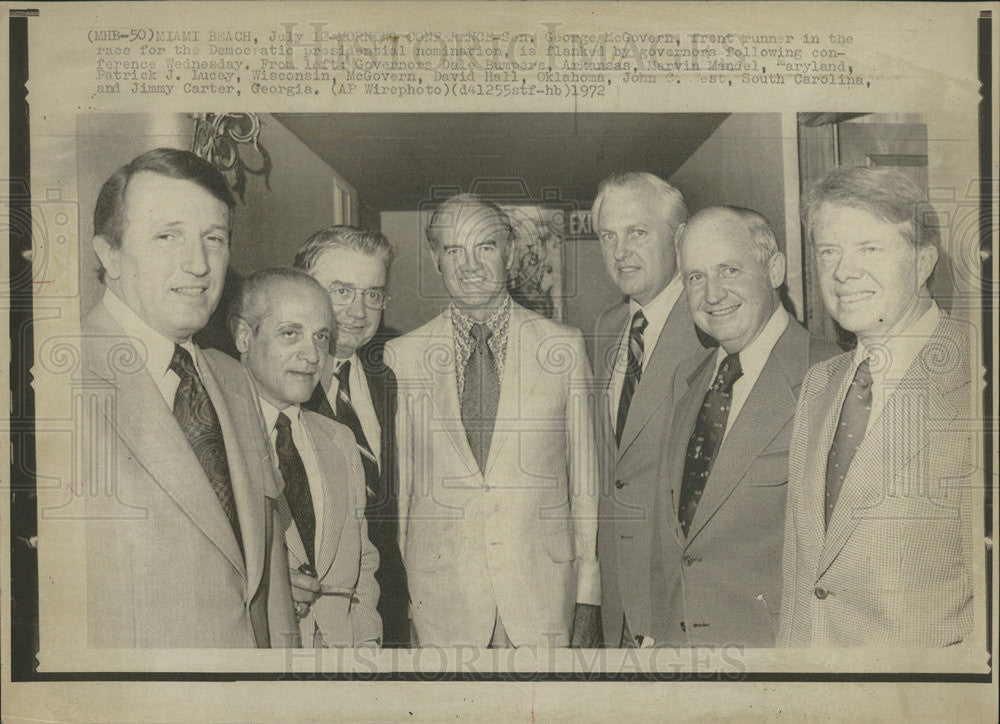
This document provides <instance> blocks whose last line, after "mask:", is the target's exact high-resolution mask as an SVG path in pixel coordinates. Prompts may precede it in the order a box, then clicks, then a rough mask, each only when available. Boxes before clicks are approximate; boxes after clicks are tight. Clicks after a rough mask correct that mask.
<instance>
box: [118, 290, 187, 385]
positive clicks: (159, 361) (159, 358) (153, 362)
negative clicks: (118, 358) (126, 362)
mask: <svg viewBox="0 0 1000 724" xmlns="http://www.w3.org/2000/svg"><path fill="white" fill-rule="evenodd" d="M103 303H104V306H105V308H106V309H107V310H108V313H109V314H111V316H112V317H113V318H114V320H115V321H116V322H118V324H119V325H120V326H121V328H122V329H123V330H124V331H125V333H126V334H127V335H129V336H130V337H136V338H138V340H139V341H140V342H142V344H143V345H144V346H145V347H146V369H147V370H148V371H149V373H150V374H155V375H159V376H161V377H162V376H163V375H165V374H166V373H167V372H168V371H169V370H170V362H171V360H173V358H174V343H173V342H171V341H170V340H169V339H167V338H166V337H164V336H163V335H162V334H160V333H159V332H157V331H156V330H155V329H153V328H152V327H150V326H149V325H148V324H147V323H146V322H145V321H144V320H143V319H142V317H140V316H139V315H138V314H136V313H135V310H133V309H132V308H131V307H130V306H128V305H127V304H126V303H125V302H124V301H122V299H121V298H120V297H119V296H118V295H117V294H115V293H114V292H113V291H111V289H109V288H107V287H105V289H104V299H103ZM181 347H183V348H184V349H186V350H187V351H188V353H189V354H190V355H191V359H192V360H194V366H195V369H196V370H197V369H198V355H197V354H196V352H197V347H196V346H195V344H194V342H192V341H191V338H190V337H189V338H188V339H186V340H185V341H184V342H181ZM199 372H200V370H199Z"/></svg>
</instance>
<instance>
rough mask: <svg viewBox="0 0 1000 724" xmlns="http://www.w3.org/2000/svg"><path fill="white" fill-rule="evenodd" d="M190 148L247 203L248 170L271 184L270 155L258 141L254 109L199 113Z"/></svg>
mask: <svg viewBox="0 0 1000 724" xmlns="http://www.w3.org/2000/svg"><path fill="white" fill-rule="evenodd" d="M194 118H195V125H194V140H193V141H192V144H191V150H192V151H193V152H194V153H196V154H197V155H199V156H201V157H202V158H204V159H205V160H206V161H208V162H209V163H211V164H212V165H213V166H215V167H216V168H217V169H219V171H221V172H222V174H223V175H224V176H225V177H226V180H228V181H229V185H230V187H231V188H232V190H233V192H234V193H235V194H236V195H237V196H239V197H240V201H242V202H244V203H246V200H245V199H244V198H243V194H244V193H245V192H246V188H247V174H251V175H253V176H263V177H264V185H265V186H267V188H268V189H270V188H271V184H270V176H271V156H270V155H269V154H268V152H267V150H266V149H265V148H264V146H263V145H262V144H261V142H260V129H261V123H260V118H259V117H258V115H257V114H256V113H198V114H196V115H195V117H194Z"/></svg>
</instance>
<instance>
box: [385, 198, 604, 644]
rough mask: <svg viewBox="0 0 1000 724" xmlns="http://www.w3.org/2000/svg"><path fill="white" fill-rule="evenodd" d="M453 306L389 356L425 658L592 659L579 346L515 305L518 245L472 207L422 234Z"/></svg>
mask: <svg viewBox="0 0 1000 724" xmlns="http://www.w3.org/2000/svg"><path fill="white" fill-rule="evenodd" d="M427 238H428V241H429V243H430V250H431V254H432V256H433V258H434V261H435V262H436V263H437V266H438V269H439V270H440V272H441V275H442V277H443V280H444V286H445V289H446V290H447V291H448V295H449V298H450V304H449V306H448V308H447V309H446V310H445V311H444V312H443V313H442V314H441V315H439V316H438V317H436V318H434V319H433V320H431V321H430V322H428V323H427V324H425V325H424V326H422V327H420V328H418V329H416V330H414V331H413V332H410V333H409V334H405V335H403V336H402V337H400V338H398V339H395V340H392V341H391V342H389V343H388V344H387V345H386V354H385V359H386V362H387V364H389V365H390V366H391V367H392V368H393V370H394V371H395V373H396V378H397V380H398V384H399V409H398V413H397V423H398V435H397V439H398V446H399V479H400V483H401V490H400V530H401V542H400V548H401V549H402V552H403V560H404V562H405V564H406V572H407V578H408V581H409V588H410V599H411V612H412V620H413V626H414V634H415V638H416V639H417V640H418V642H419V644H420V645H422V646H458V645H465V646H478V647H486V646H490V647H497V648H499V647H511V646H515V647H516V646H524V645H538V646H567V645H570V644H572V645H576V646H594V645H596V643H597V616H598V604H599V603H600V580H599V577H600V573H599V570H598V563H597V540H596V539H597V456H596V452H595V450H594V429H593V422H592V415H591V412H592V411H591V405H590V403H589V400H590V392H591V390H590V387H591V376H590V365H589V362H588V360H587V356H586V350H585V348H584V344H583V337H582V335H581V334H580V332H579V331H578V330H576V329H573V328H571V327H567V326H565V325H563V324H560V323H558V322H554V321H552V320H549V319H546V318H545V317H542V316H541V315H539V314H536V313H534V312H531V311H529V310H527V309H524V308H523V307H521V306H519V305H518V304H516V303H514V302H513V300H512V299H511V297H510V295H509V294H508V292H507V286H506V284H507V273H508V269H509V266H510V263H511V261H512V258H513V253H512V252H513V248H512V247H513V231H512V228H511V224H510V220H509V218H508V217H507V214H506V213H504V212H503V210H502V209H500V208H499V207H498V206H496V205H495V204H493V203H491V202H489V201H487V200H485V199H482V198H479V197H474V196H469V195H462V196H458V197H454V198H452V199H449V200H448V201H446V202H444V203H443V204H442V205H441V206H440V207H439V208H438V209H437V211H436V212H435V213H434V215H433V217H432V218H431V221H430V224H429V226H428V228H427Z"/></svg>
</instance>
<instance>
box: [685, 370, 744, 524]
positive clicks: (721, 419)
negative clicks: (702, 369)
mask: <svg viewBox="0 0 1000 724" xmlns="http://www.w3.org/2000/svg"><path fill="white" fill-rule="evenodd" d="M742 376H743V368H742V367H741V366H740V355H739V353H733V354H731V355H729V356H727V357H726V358H725V359H724V360H722V364H721V365H719V372H718V374H717V375H715V380H714V381H713V382H712V386H711V387H709V388H708V392H706V393H705V400H704V402H702V405H701V409H700V410H698V419H697V420H696V421H695V423H694V432H692V433H691V437H690V439H689V440H688V446H687V454H686V455H685V457H684V477H683V478H682V481H681V497H680V506H679V508H678V511H677V519H678V520H679V521H680V524H681V528H682V529H683V531H684V535H685V536H686V535H687V534H688V529H689V528H690V527H691V521H692V520H694V513H695V511H696V510H697V509H698V502H699V501H700V500H701V495H702V493H704V492H705V484H706V483H707V482H708V476H709V474H710V473H711V472H712V463H713V462H714V460H715V456H716V455H717V454H718V452H719V447H720V446H721V445H722V438H723V436H724V435H725V434H726V421H727V420H728V419H729V408H730V406H731V405H732V400H733V384H734V383H735V382H736V380H738V379H739V378H740V377H742Z"/></svg>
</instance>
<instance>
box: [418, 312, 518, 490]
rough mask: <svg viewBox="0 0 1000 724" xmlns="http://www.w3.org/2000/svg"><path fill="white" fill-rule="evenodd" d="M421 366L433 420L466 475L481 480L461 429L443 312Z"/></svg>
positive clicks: (451, 340) (449, 337) (452, 345)
mask: <svg viewBox="0 0 1000 724" xmlns="http://www.w3.org/2000/svg"><path fill="white" fill-rule="evenodd" d="M508 344H510V341H509V340H508ZM424 365H425V369H427V370H428V372H429V373H430V377H431V380H432V381H433V391H432V394H431V398H432V400H433V403H434V409H435V411H436V412H437V419H438V420H439V421H440V422H441V424H442V426H443V427H444V428H445V430H446V431H447V434H448V436H449V437H450V438H451V442H452V445H454V446H455V450H456V451H458V454H459V455H460V456H461V457H462V459H463V461H464V462H465V465H466V467H467V468H468V470H469V473H470V474H471V475H476V476H478V477H479V478H480V480H481V479H482V472H481V471H480V470H479V463H477V462H476V457H475V455H473V454H472V448H470V447H469V441H468V439H467V438H466V437H465V426H464V425H463V424H462V406H461V404H460V403H459V401H458V379H457V378H456V376H455V339H454V333H453V331H452V325H451V318H450V317H449V315H448V313H447V312H445V313H443V314H441V315H440V316H439V317H438V318H437V323H436V324H435V325H434V326H433V328H432V329H431V330H429V332H428V335H427V342H426V344H425V348H424Z"/></svg>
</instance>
